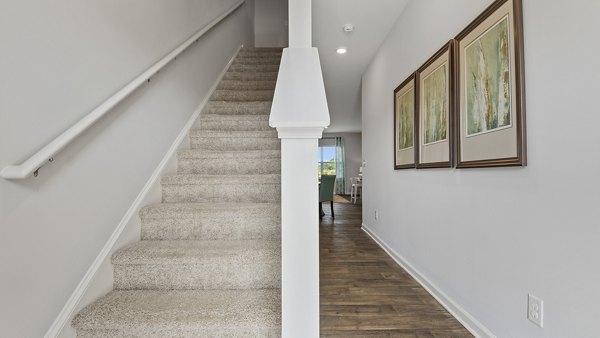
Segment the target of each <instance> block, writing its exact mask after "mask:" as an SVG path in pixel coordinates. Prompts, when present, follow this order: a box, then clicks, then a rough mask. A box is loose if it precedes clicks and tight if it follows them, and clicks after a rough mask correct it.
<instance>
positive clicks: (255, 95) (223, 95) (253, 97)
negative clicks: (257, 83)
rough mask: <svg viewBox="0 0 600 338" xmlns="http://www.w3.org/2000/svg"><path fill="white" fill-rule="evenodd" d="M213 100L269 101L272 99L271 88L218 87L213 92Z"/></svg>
mask: <svg viewBox="0 0 600 338" xmlns="http://www.w3.org/2000/svg"><path fill="white" fill-rule="evenodd" d="M211 100H213V101H235V102H239V101H246V102H248V101H250V102H252V101H269V102H271V101H272V100H273V90H243V91H240V90H230V89H218V90H215V92H214V93H213V95H212V97H211Z"/></svg>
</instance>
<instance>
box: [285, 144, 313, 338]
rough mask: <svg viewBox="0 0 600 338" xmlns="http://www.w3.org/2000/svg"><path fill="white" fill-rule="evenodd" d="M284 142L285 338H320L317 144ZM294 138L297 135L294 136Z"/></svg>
mask: <svg viewBox="0 0 600 338" xmlns="http://www.w3.org/2000/svg"><path fill="white" fill-rule="evenodd" d="M286 136H287V135H285V134H283V135H281V134H280V137H281V181H282V183H283V182H285V183H283V184H282V187H281V224H282V228H281V241H282V246H283V247H284V250H282V261H281V263H282V280H281V283H282V295H281V296H282V304H281V306H282V314H283V316H282V336H283V337H286V338H287V337H299V338H304V337H318V336H319V218H318V215H319V210H318V203H319V196H318V188H317V187H318V182H317V174H316V170H315V168H316V158H317V147H318V139H319V138H320V135H316V134H314V135H313V136H312V137H311V138H305V139H298V138H286ZM292 137H294V136H292Z"/></svg>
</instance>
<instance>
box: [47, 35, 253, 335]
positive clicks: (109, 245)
mask: <svg viewBox="0 0 600 338" xmlns="http://www.w3.org/2000/svg"><path fill="white" fill-rule="evenodd" d="M242 47H243V45H240V46H239V47H238V49H237V50H236V51H235V53H234V54H233V56H232V58H231V60H229V63H227V66H225V68H224V69H223V71H222V72H221V74H220V75H219V77H218V78H217V80H216V81H215V83H214V84H213V85H212V87H211V88H210V90H209V92H208V95H206V97H205V98H204V99H203V100H202V102H201V103H200V105H199V106H198V108H196V110H195V111H194V113H193V114H192V116H191V117H190V119H189V120H188V122H187V123H186V124H185V126H184V127H183V129H181V132H180V133H179V135H178V136H177V138H176V139H175V141H174V142H173V143H172V144H171V148H169V151H168V152H167V153H166V154H165V156H164V157H163V159H162V160H161V161H160V163H159V165H158V167H157V168H156V169H155V170H154V172H153V173H152V176H150V178H149V179H148V181H147V182H146V184H145V185H144V187H143V188H142V191H140V193H139V194H138V196H137V197H136V199H135V200H134V201H133V204H131V206H130V207H129V209H128V210H127V212H126V213H125V215H124V216H123V218H122V219H121V221H120V222H119V225H118V226H117V228H116V229H115V231H114V232H113V233H112V234H111V235H110V237H109V239H108V241H106V244H104V247H103V248H102V250H101V251H100V253H99V254H98V256H97V257H96V259H95V260H94V262H93V263H92V265H91V266H90V268H89V269H88V271H87V272H86V273H85V275H84V276H83V279H82V280H81V281H80V282H79V284H78V285H77V287H76V288H75V291H73V294H71V297H69V300H68V301H67V303H66V304H65V306H64V307H63V308H62V310H61V311H60V313H59V314H58V317H56V319H55V320H54V323H52V326H50V328H49V329H48V331H47V332H46V334H45V335H44V337H45V338H54V337H57V336H58V335H59V334H60V333H61V332H62V331H63V329H64V327H65V325H67V323H68V322H69V321H70V320H71V318H73V315H74V312H75V309H77V306H78V305H79V303H80V302H81V300H82V299H83V296H84V295H85V293H86V291H87V289H88V287H89V286H90V285H91V283H92V281H93V280H94V278H95V277H96V273H97V272H98V270H99V269H100V266H101V265H102V263H103V262H104V261H106V260H107V259H110V257H109V255H110V254H111V253H112V252H114V250H115V248H114V246H115V244H116V243H117V241H118V239H119V237H120V236H121V234H122V233H123V230H125V228H126V227H127V226H128V225H129V224H131V223H132V220H133V219H134V217H135V216H136V215H137V214H138V212H139V210H140V209H141V208H142V207H143V206H144V204H143V203H144V202H145V200H146V197H147V195H149V193H150V192H151V191H152V190H153V188H154V187H155V186H157V185H159V184H160V178H161V177H162V175H163V173H164V172H165V170H166V169H167V168H168V167H169V164H170V163H171V162H172V161H174V160H175V158H176V155H177V150H178V149H179V148H180V145H181V144H182V143H183V141H184V140H185V139H186V137H187V135H188V133H189V131H190V129H191V128H192V126H193V125H194V124H195V123H196V120H197V119H198V116H200V113H201V112H202V110H203V109H204V107H205V106H206V104H207V103H208V101H209V100H210V97H211V96H212V95H213V92H214V91H215V90H216V89H217V86H218V85H219V83H220V82H221V79H222V78H223V76H224V75H225V73H226V72H227V70H228V69H229V67H230V66H231V64H232V63H233V60H235V58H236V56H237V55H238V53H239V51H240V49H241V48H242Z"/></svg>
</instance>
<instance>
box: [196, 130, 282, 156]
mask: <svg viewBox="0 0 600 338" xmlns="http://www.w3.org/2000/svg"><path fill="white" fill-rule="evenodd" d="M189 136H190V146H191V148H192V149H204V150H215V151H235V150H240V151H241V150H277V149H280V148H281V141H280V140H279V139H278V138H277V131H276V130H274V129H271V130H252V131H248V130H244V131H239V130H226V131H223V130H219V131H217V130H198V129H194V130H191V131H190V135H189Z"/></svg>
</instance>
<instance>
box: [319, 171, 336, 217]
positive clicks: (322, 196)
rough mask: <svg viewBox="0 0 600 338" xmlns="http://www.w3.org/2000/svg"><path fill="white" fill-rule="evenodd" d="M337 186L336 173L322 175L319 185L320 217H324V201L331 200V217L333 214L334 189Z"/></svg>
mask: <svg viewBox="0 0 600 338" xmlns="http://www.w3.org/2000/svg"><path fill="white" fill-rule="evenodd" d="M334 188H335V175H322V176H321V185H319V217H323V215H324V214H325V213H324V212H323V202H327V201H331V217H335V215H334V214H333V189H334Z"/></svg>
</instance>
